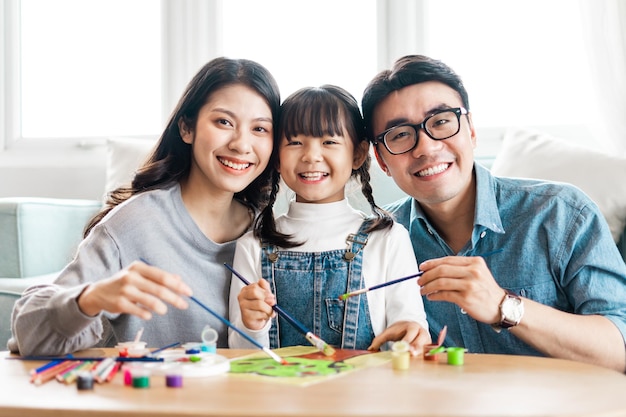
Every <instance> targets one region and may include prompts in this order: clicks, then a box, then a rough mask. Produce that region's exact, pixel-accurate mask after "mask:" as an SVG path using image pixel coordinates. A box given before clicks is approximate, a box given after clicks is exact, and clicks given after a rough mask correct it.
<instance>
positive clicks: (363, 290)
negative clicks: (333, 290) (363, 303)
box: [339, 271, 424, 301]
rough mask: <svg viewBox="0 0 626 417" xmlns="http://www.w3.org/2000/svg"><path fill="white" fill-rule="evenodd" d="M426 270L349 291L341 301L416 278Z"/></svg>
mask: <svg viewBox="0 0 626 417" xmlns="http://www.w3.org/2000/svg"><path fill="white" fill-rule="evenodd" d="M423 273H424V272H422V271H420V272H418V273H417V274H413V275H409V276H407V277H402V278H398V279H394V280H392V281H387V282H383V283H382V284H378V285H374V286H373V287H369V288H361V289H360V290H356V291H352V292H347V293H345V294H341V295H340V296H339V299H340V300H341V301H345V300H347V299H348V298H350V297H354V296H355V295H359V294H363V293H366V292H368V291H372V290H377V289H379V288H383V287H386V286H388V285H393V284H397V283H398V282H402V281H406V280H407V279H411V278H416V277H419V276H420V275H422V274H423Z"/></svg>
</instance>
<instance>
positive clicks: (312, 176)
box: [300, 172, 326, 181]
mask: <svg viewBox="0 0 626 417" xmlns="http://www.w3.org/2000/svg"><path fill="white" fill-rule="evenodd" d="M325 175H326V174H324V173H323V172H302V173H300V176H301V177H303V178H305V179H307V180H311V181H315V180H320V179H322V177H323V176H325Z"/></svg>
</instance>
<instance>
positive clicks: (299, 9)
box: [222, 0, 377, 103]
mask: <svg viewBox="0 0 626 417" xmlns="http://www.w3.org/2000/svg"><path fill="white" fill-rule="evenodd" d="M222 7H223V23H222V25H223V51H224V54H225V55H227V56H230V57H233V58H249V59H252V60H255V61H257V62H259V63H261V64H263V65H264V66H265V67H267V68H268V69H269V70H270V72H271V73H272V74H273V75H274V77H276V80H277V82H278V84H279V86H280V90H281V97H282V98H283V99H284V98H286V97H287V96H288V95H289V94H291V93H293V92H294V91H296V90H297V89H299V88H302V87H316V86H319V85H322V84H335V85H338V86H340V87H343V88H345V89H346V90H347V91H349V92H350V93H351V94H352V95H353V96H354V97H355V98H356V99H357V101H359V103H360V101H361V95H362V94H363V90H364V88H365V86H366V84H367V83H368V82H369V80H370V79H371V78H372V77H373V76H374V74H375V73H376V72H377V68H376V63H377V56H376V50H377V48H376V45H377V44H376V40H377V37H376V35H377V34H376V29H375V28H376V1H375V0H342V1H336V0H316V1H314V2H303V1H293V0H273V1H259V0H228V1H224V2H223V6H222Z"/></svg>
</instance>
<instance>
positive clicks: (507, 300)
mask: <svg viewBox="0 0 626 417" xmlns="http://www.w3.org/2000/svg"><path fill="white" fill-rule="evenodd" d="M505 291H506V293H505V294H504V298H503V299H502V302H501V303H500V321H499V322H498V323H494V324H492V325H491V327H492V328H493V330H495V331H496V332H498V333H500V332H501V331H502V329H509V328H511V327H514V326H517V325H518V324H519V322H520V321H521V320H522V316H523V315H524V302H523V301H522V299H521V297H520V296H519V295H517V294H515V293H512V292H511V291H509V290H505Z"/></svg>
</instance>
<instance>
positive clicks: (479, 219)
mask: <svg viewBox="0 0 626 417" xmlns="http://www.w3.org/2000/svg"><path fill="white" fill-rule="evenodd" d="M474 175H475V176H476V209H475V210H476V211H475V213H474V230H478V229H481V226H482V227H485V228H487V229H490V230H492V231H494V232H496V233H504V227H503V226H502V219H501V218H500V211H499V210H498V201H497V199H496V181H495V178H494V177H493V175H491V173H490V172H489V170H488V169H487V168H485V167H483V166H482V165H480V164H477V163H474ZM416 218H417V219H422V221H424V222H425V223H426V224H429V222H428V219H426V216H425V215H424V212H423V211H422V207H421V206H420V205H419V204H417V201H416V200H415V199H413V205H412V208H411V219H412V220H414V219H416Z"/></svg>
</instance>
